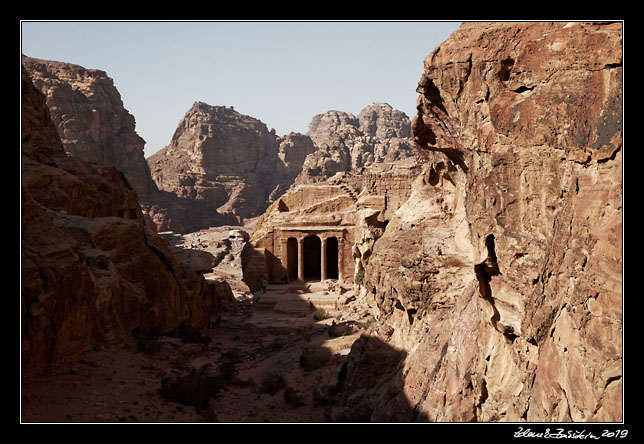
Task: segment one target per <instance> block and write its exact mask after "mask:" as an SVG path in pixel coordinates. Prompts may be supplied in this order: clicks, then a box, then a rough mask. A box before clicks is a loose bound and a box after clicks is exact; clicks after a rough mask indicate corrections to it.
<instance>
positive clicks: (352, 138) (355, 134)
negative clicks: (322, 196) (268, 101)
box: [296, 103, 414, 184]
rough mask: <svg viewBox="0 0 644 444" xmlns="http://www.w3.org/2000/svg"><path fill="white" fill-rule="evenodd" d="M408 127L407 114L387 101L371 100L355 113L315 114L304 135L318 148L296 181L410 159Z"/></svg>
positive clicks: (310, 156)
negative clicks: (375, 101)
mask: <svg viewBox="0 0 644 444" xmlns="http://www.w3.org/2000/svg"><path fill="white" fill-rule="evenodd" d="M410 128H411V122H410V121H409V118H408V117H407V116H406V115H405V114H404V113H403V112H401V111H398V110H396V109H393V108H392V107H391V106H390V105H389V104H387V103H372V104H371V105H368V106H366V107H365V108H364V109H363V110H362V111H361V112H360V113H359V114H358V117H355V116H354V115H353V114H350V113H346V112H342V111H327V112H326V113H324V114H319V115H317V116H314V117H313V119H312V120H311V123H310V124H309V131H308V133H307V135H308V136H309V137H311V139H312V140H313V141H314V142H315V145H316V146H317V147H318V150H317V151H316V152H315V153H313V154H311V155H309V156H308V157H307V158H306V160H305V162H304V164H303V166H302V172H301V173H300V175H299V176H298V178H297V179H296V183H298V184H302V183H315V182H319V181H323V180H325V179H327V178H329V177H331V176H333V175H335V174H337V173H339V172H348V171H352V170H361V169H363V168H368V167H376V166H378V167H381V168H380V169H386V167H389V168H391V167H392V166H393V165H395V164H396V163H398V162H401V161H402V160H404V159H411V158H412V156H413V154H414V148H413V142H412V140H411V129H410ZM383 167H385V168H383Z"/></svg>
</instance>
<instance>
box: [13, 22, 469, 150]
mask: <svg viewBox="0 0 644 444" xmlns="http://www.w3.org/2000/svg"><path fill="white" fill-rule="evenodd" d="M459 25H460V23H459V22H388V21H384V22H354V21H351V22H281V21H260V22H219V21H215V22H78V21H76V22H65V21H56V22H48V21H45V22H31V21H23V22H22V23H21V45H22V48H21V50H22V53H23V54H25V55H26V56H29V57H36V58H41V59H46V60H57V61H61V62H69V63H74V64H77V65H81V66H83V67H85V68H93V69H100V70H103V71H105V72H106V73H107V75H108V76H109V77H111V78H112V79H114V85H115V86H116V88H117V89H118V90H119V92H120V94H121V98H122V100H123V104H124V105H125V108H126V109H127V110H128V111H129V112H130V113H131V114H132V115H134V117H135V119H136V131H137V133H138V134H139V135H140V136H141V137H143V139H145V141H146V145H145V155H146V157H148V156H150V155H151V154H153V153H154V152H156V151H157V150H159V149H161V148H163V147H164V146H166V145H167V144H168V143H169V142H170V139H171V138H172V135H173V133H174V130H175V129H176V127H177V124H178V123H179V120H180V119H181V117H183V115H184V114H185V112H186V111H187V110H188V109H189V108H190V107H191V106H192V104H193V103H194V102H195V101H202V102H206V103H208V104H210V105H223V106H234V108H235V110H237V111H238V112H240V113H242V114H246V115H249V116H252V117H255V118H257V119H259V120H261V121H262V122H264V123H265V124H266V125H267V126H268V128H269V129H270V128H275V131H276V133H277V135H279V136H282V135H284V134H287V133H289V132H291V131H294V132H301V133H306V132H307V131H308V125H309V123H310V122H311V119H312V118H313V116H314V115H316V114H320V113H324V112H326V111H329V110H340V111H345V112H350V113H353V114H354V115H357V114H358V113H359V112H360V111H361V110H362V109H363V108H364V107H365V106H367V105H369V104H370V103H373V102H387V103H389V104H390V105H391V106H393V107H394V108H396V109H399V110H401V111H403V112H405V113H406V114H407V115H408V116H409V117H410V118H411V117H412V116H413V115H414V114H415V104H416V97H417V93H416V91H415V89H416V84H417V82H418V80H419V79H420V75H421V74H422V72H423V59H424V58H425V56H426V55H428V54H429V53H430V52H432V51H433V50H434V49H435V48H436V46H438V45H439V44H440V43H442V42H443V41H444V40H445V39H447V37H448V36H449V35H450V34H451V33H452V32H453V31H455V30H456V29H457V28H458V26H459Z"/></svg>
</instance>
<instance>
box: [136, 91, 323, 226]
mask: <svg viewBox="0 0 644 444" xmlns="http://www.w3.org/2000/svg"><path fill="white" fill-rule="evenodd" d="M314 149H315V147H314V145H313V143H312V142H311V140H310V139H309V138H308V137H306V136H302V135H299V134H289V135H287V136H285V137H284V138H279V137H277V136H276V135H275V132H274V131H272V130H271V131H269V130H268V128H267V127H266V125H265V124H264V123H262V122H260V121H259V120H257V119H255V118H252V117H250V116H245V115H243V114H240V113H238V112H237V111H235V110H234V109H233V108H232V107H230V108H227V107H224V106H211V105H208V104H206V103H203V102H195V104H194V105H193V106H192V107H191V108H190V109H189V110H188V111H187V112H186V115H185V116H184V117H183V118H182V120H181V121H180V122H179V125H178V127H177V129H176V131H175V133H174V136H173V137H172V141H171V142H170V144H169V145H168V146H167V147H165V148H163V149H161V150H159V151H158V152H157V153H155V154H153V155H152V156H150V157H149V158H148V163H149V165H150V168H151V170H152V177H153V179H154V181H155V182H156V184H157V185H158V187H159V189H161V190H164V191H167V192H169V193H173V194H175V195H176V196H178V197H180V198H183V199H188V200H189V201H192V202H196V203H197V204H199V203H202V204H203V205H206V206H207V207H208V208H210V211H211V212H212V214H213V216H217V215H218V214H226V213H230V214H233V215H235V216H236V217H237V218H238V220H241V219H244V218H250V217H254V216H257V215H259V214H261V213H262V212H263V211H264V210H265V209H266V207H267V206H268V205H269V204H270V202H271V200H272V199H275V198H276V197H278V196H279V195H281V194H282V193H283V192H284V191H286V189H287V188H288V186H290V184H291V183H292V181H293V179H294V178H295V176H296V175H297V174H298V173H299V171H300V168H301V165H302V162H303V160H304V158H305V156H306V155H307V154H309V153H311V152H313V150H314ZM206 226H208V225H206Z"/></svg>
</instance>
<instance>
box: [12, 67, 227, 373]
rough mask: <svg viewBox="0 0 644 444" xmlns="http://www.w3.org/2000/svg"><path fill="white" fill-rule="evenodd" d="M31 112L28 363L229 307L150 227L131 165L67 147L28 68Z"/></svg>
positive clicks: (25, 202)
mask: <svg viewBox="0 0 644 444" xmlns="http://www.w3.org/2000/svg"><path fill="white" fill-rule="evenodd" d="M21 117H22V156H21V167H22V168H21V173H22V174H21V195H22V207H21V213H22V214H21V216H22V224H21V284H22V295H21V304H22V323H21V326H22V346H23V347H22V366H23V370H24V371H26V372H30V371H37V370H40V369H43V368H45V367H47V366H49V365H51V364H55V363H57V362H59V361H60V360H61V359H64V358H66V357H68V356H70V355H72V354H75V353H78V352H81V351H85V350H88V349H90V348H92V347H94V346H97V345H106V346H117V345H123V344H125V343H131V342H132V341H133V334H137V333H138V334H153V333H156V334H159V333H164V332H168V331H170V330H173V329H175V328H177V327H178V326H180V325H182V324H186V325H190V326H193V327H205V326H206V325H207V323H208V321H209V319H210V316H211V315H213V314H215V313H216V312H217V311H218V310H219V309H220V306H219V302H218V295H217V289H216V286H213V285H210V284H209V283H208V282H206V281H205V280H204V278H203V277H202V276H201V275H199V274H198V273H194V272H193V271H191V270H190V269H187V268H185V267H180V264H178V263H177V261H175V259H174V258H173V256H172V255H171V253H170V250H169V246H168V243H167V241H165V240H163V239H162V238H161V237H159V236H158V235H157V234H156V233H155V232H153V231H151V230H150V229H148V228H147V227H146V224H145V223H144V217H143V214H142V212H141V208H140V206H139V204H138V201H137V193H136V191H135V190H134V189H133V188H132V187H131V186H130V184H129V183H128V181H127V180H126V179H125V177H124V175H123V173H122V172H121V171H119V170H117V169H116V168H115V167H114V166H112V165H108V164H103V163H98V162H92V163H88V162H86V161H83V160H81V159H79V158H77V157H75V156H70V155H67V154H66V153H65V148H64V145H63V143H62V142H61V139H60V137H59V136H58V133H57V129H56V127H55V125H54V123H53V122H52V120H51V118H50V114H49V111H48V109H47V106H46V103H45V98H44V97H43V95H42V94H41V93H40V92H39V91H38V90H37V89H36V88H35V87H34V86H33V83H32V82H31V79H30V78H29V76H28V74H27V72H26V71H25V70H24V69H23V71H22V116H21Z"/></svg>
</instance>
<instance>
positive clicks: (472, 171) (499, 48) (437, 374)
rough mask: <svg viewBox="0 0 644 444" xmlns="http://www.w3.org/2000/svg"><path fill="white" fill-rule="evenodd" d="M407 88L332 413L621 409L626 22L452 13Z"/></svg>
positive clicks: (551, 413)
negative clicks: (407, 135) (400, 143)
mask: <svg viewBox="0 0 644 444" xmlns="http://www.w3.org/2000/svg"><path fill="white" fill-rule="evenodd" d="M417 91H418V92H419V97H418V102H417V110H418V114H417V115H416V116H415V117H414V119H413V122H412V130H413V137H414V140H415V141H416V142H417V143H418V144H419V145H420V146H421V147H422V148H424V149H425V151H426V152H427V154H426V158H427V160H426V162H425V163H424V165H423V172H422V173H421V174H420V175H419V176H418V178H417V179H416V181H415V182H414V184H413V186H412V193H411V196H410V197H409V199H408V200H407V201H406V203H404V204H403V205H402V206H401V208H400V209H399V210H398V211H397V212H396V213H395V215H394V217H393V218H392V219H391V221H390V222H389V223H388V224H387V226H386V228H385V230H384V231H383V232H382V234H381V236H380V237H379V238H378V239H377V240H376V241H375V242H374V243H373V253H372V254H371V255H370V257H369V259H368V263H367V264H366V266H365V276H364V286H363V287H364V288H363V292H364V293H366V294H367V295H369V297H370V298H372V299H371V304H372V306H373V307H374V309H375V310H376V311H377V313H378V319H379V326H378V328H376V329H374V331H373V333H372V334H371V336H368V337H365V338H364V339H363V340H361V341H360V342H359V343H356V345H354V349H353V350H352V352H351V360H350V362H349V364H348V367H347V369H346V381H345V384H344V387H345V389H344V391H343V392H342V394H341V396H340V400H341V401H340V402H341V404H342V405H343V406H344V411H343V413H342V414H341V415H340V417H339V419H345V420H353V419H356V418H358V419H362V420H365V419H366V420H379V421H388V420H394V421H454V422H460V421H530V422H533V421H536V422H541V421H545V422H548V421H621V420H622V308H621V307H622V305H621V299H622V259H621V258H622V238H621V233H622V175H621V172H622V129H621V128H622V29H621V24H619V23H617V24H615V23H613V24H611V23H473V24H469V23H467V24H463V25H462V26H461V27H460V28H459V30H457V31H456V32H455V33H453V34H452V35H451V36H450V38H449V39H448V40H447V41H446V42H445V43H443V44H442V45H440V46H439V47H438V48H436V49H435V50H434V51H433V52H432V53H431V54H430V55H429V56H427V58H426V59H425V61H424V74H423V76H422V77H421V79H420V81H419V84H418V90H417ZM372 232H374V230H372ZM376 234H377V235H378V234H380V233H377V232H376ZM356 237H358V235H356ZM383 344H384V345H383ZM391 350H402V351H403V352H404V353H403V356H402V357H401V356H396V355H395V354H393V355H392V352H391ZM380 354H381V355H382V356H383V360H384V361H386V362H388V365H387V366H386V368H385V369H384V370H383V371H382V372H379V373H378V374H371V375H369V374H368V372H367V370H368V368H367V364H366V363H368V362H376V361H378V356H379V355H380ZM367 379H368V380H367Z"/></svg>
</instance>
